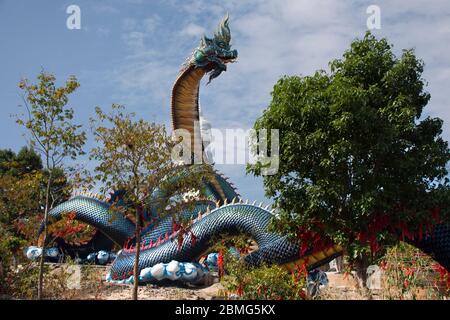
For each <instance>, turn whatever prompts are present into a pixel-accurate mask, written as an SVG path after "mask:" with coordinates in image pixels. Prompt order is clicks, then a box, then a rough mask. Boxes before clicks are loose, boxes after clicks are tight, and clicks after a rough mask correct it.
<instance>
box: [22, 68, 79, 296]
mask: <svg viewBox="0 0 450 320" xmlns="http://www.w3.org/2000/svg"><path fill="white" fill-rule="evenodd" d="M37 79H38V83H36V84H33V83H30V82H29V81H28V80H27V79H23V80H21V81H20V83H19V88H20V89H22V91H23V96H22V98H23V103H24V105H23V107H24V108H25V110H26V113H25V115H21V116H18V117H17V123H18V124H19V125H22V126H23V127H25V128H26V129H27V131H28V133H29V138H30V145H31V146H32V148H33V149H35V150H36V151H38V152H39V153H40V154H41V156H42V159H43V166H44V170H45V175H44V176H45V182H46V186H45V193H44V195H45V196H44V199H45V200H44V203H45V206H44V231H43V239H42V243H43V247H42V250H43V252H45V246H46V241H47V224H48V211H49V210H50V209H51V208H52V206H53V205H54V204H55V199H54V198H52V192H51V191H52V188H53V187H54V186H55V182H57V177H58V176H61V172H64V167H65V164H64V161H65V160H66V159H67V158H71V159H72V160H74V159H76V157H77V156H78V155H81V154H83V150H82V147H83V145H84V143H85V140H86V134H85V132H83V131H81V130H80V128H81V126H80V125H76V124H74V123H73V115H74V111H73V109H72V108H70V107H68V106H67V104H68V102H69V95H70V94H72V93H73V92H74V91H75V90H76V89H77V88H78V87H79V86H80V84H79V83H78V81H77V79H76V78H75V77H74V76H71V77H69V79H68V80H67V81H66V83H65V85H64V86H61V87H57V86H56V84H55V81H56V78H55V76H54V75H53V74H51V73H47V72H45V71H41V73H40V74H39V75H38V77H37ZM43 270H44V254H42V255H41V259H40V268H39V281H38V299H41V298H42V282H43Z"/></svg>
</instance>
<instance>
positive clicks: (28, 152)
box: [0, 147, 42, 176]
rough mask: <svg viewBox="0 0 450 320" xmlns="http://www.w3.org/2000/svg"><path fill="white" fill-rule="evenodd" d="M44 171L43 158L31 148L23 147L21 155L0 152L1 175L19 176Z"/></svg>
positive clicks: (10, 151)
mask: <svg viewBox="0 0 450 320" xmlns="http://www.w3.org/2000/svg"><path fill="white" fill-rule="evenodd" d="M41 169H42V160H41V157H40V156H39V155H38V154H37V153H36V152H35V151H34V150H33V149H31V148H28V147H22V149H20V151H19V153H18V154H16V153H15V152H14V151H12V150H9V149H2V150H0V175H5V174H7V175H12V176H18V175H21V174H24V173H31V172H34V171H38V170H41Z"/></svg>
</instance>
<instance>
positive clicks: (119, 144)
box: [91, 105, 210, 300]
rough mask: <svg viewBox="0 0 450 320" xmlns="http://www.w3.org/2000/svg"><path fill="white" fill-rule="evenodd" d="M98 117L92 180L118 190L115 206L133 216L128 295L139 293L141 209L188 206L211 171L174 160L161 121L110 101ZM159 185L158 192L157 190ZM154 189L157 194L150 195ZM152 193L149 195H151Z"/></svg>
mask: <svg viewBox="0 0 450 320" xmlns="http://www.w3.org/2000/svg"><path fill="white" fill-rule="evenodd" d="M96 113H97V117H96V119H95V118H93V119H91V123H92V128H93V130H92V131H93V133H94V135H95V139H96V141H97V143H98V147H95V148H93V149H92V150H91V157H92V159H95V160H97V161H98V165H97V167H96V169H95V170H96V173H97V174H96V176H95V178H96V180H97V181H99V182H101V183H102V184H103V185H104V187H102V188H101V192H103V193H106V192H110V191H114V190H122V191H124V192H125V193H124V194H125V196H124V197H125V199H124V200H125V201H123V202H120V203H125V205H123V204H119V203H117V204H116V205H114V206H113V209H114V210H119V211H120V212H122V213H123V214H124V215H126V216H129V217H130V218H133V220H134V221H135V222H136V231H135V236H136V242H135V247H136V259H135V263H134V276H135V281H134V286H133V295H132V298H133V299H134V300H136V299H137V298H138V296H137V293H138V281H137V278H138V276H139V272H138V271H139V269H138V266H139V255H140V247H141V239H140V233H141V228H142V226H143V221H142V214H143V212H144V210H148V209H149V208H150V207H152V208H155V209H156V210H157V211H158V216H159V217H158V218H163V217H164V216H167V215H173V218H174V221H177V222H180V223H182V222H183V221H181V218H180V217H176V213H178V212H181V208H183V207H188V206H191V205H192V204H193V202H194V199H195V196H194V195H193V193H190V192H192V191H194V190H199V189H200V188H201V181H202V178H203V177H206V175H207V174H209V173H210V171H208V170H206V168H205V169H203V167H199V168H198V169H197V167H193V168H194V169H192V170H188V169H187V168H186V167H185V166H180V165H177V164H175V163H174V162H172V159H171V150H172V147H173V146H174V142H173V141H172V139H171V138H170V136H168V135H167V133H166V130H165V128H164V126H162V125H158V124H155V123H149V122H146V121H144V120H143V119H139V120H135V119H134V117H135V115H134V114H133V113H125V112H124V107H123V106H120V105H113V106H112V111H111V112H110V113H107V114H106V113H104V112H103V111H102V110H101V109H100V108H97V109H96ZM158 190H159V191H162V192H158ZM155 194H158V196H156V197H155V196H154V195H155ZM152 195H153V196H152Z"/></svg>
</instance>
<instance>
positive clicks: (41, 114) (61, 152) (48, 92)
mask: <svg viewBox="0 0 450 320" xmlns="http://www.w3.org/2000/svg"><path fill="white" fill-rule="evenodd" d="M37 79H38V80H39V83H37V84H31V83H30V82H29V81H28V80H27V79H24V80H22V81H20V83H19V88H20V89H22V90H23V91H24V96H23V101H24V105H25V108H26V111H27V116H26V117H18V119H17V123H18V124H19V125H22V126H24V127H25V128H26V129H28V130H29V132H30V133H31V138H30V142H31V144H32V146H33V147H35V148H36V149H37V150H39V151H40V152H42V154H43V155H45V156H46V157H49V159H44V161H45V162H46V166H47V168H49V167H50V165H53V167H57V166H58V165H60V164H61V162H62V160H63V159H64V158H65V157H67V156H69V157H71V158H72V159H75V158H76V156H78V155H79V154H83V150H82V147H83V145H84V143H85V140H86V133H85V132H83V131H81V132H80V131H79V129H80V128H81V125H75V124H73V123H72V120H73V116H74V112H73V109H72V108H68V107H67V103H68V101H69V97H68V95H69V94H72V93H73V92H74V91H75V90H76V89H77V88H78V87H79V86H80V84H79V83H78V81H77V79H76V78H75V77H74V76H71V77H69V79H68V80H67V81H66V83H65V86H62V87H56V84H55V81H56V78H55V76H54V75H53V74H50V73H47V72H45V71H42V72H41V73H40V74H39V75H38V77H37ZM47 160H48V162H47ZM50 162H51V163H50Z"/></svg>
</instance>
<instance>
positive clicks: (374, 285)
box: [366, 265, 382, 290]
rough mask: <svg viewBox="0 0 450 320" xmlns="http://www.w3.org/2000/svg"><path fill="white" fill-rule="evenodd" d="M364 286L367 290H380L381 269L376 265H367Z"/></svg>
mask: <svg viewBox="0 0 450 320" xmlns="http://www.w3.org/2000/svg"><path fill="white" fill-rule="evenodd" d="M366 273H367V281H366V286H367V288H368V289H369V290H381V273H382V271H381V269H380V267H379V266H377V265H371V266H369V267H367V270H366Z"/></svg>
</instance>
